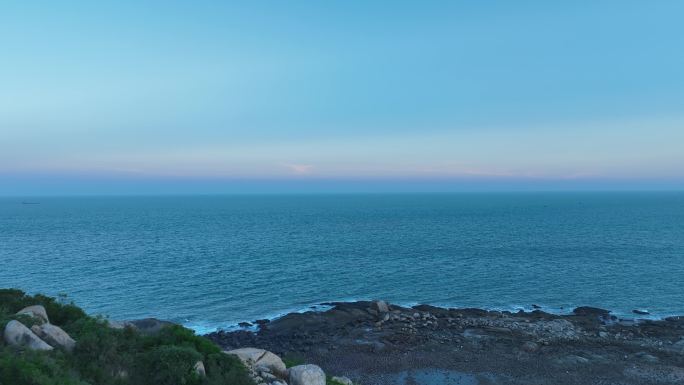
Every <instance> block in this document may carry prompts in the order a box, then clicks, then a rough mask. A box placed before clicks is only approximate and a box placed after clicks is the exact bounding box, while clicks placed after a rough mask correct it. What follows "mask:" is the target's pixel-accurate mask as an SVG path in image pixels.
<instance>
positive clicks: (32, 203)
mask: <svg viewBox="0 0 684 385" xmlns="http://www.w3.org/2000/svg"><path fill="white" fill-rule="evenodd" d="M21 204H22V205H39V204H40V202H26V201H23V202H21Z"/></svg>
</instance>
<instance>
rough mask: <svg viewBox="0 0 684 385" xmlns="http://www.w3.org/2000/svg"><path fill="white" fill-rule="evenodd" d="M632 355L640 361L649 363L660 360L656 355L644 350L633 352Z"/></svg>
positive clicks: (655, 362)
mask: <svg viewBox="0 0 684 385" xmlns="http://www.w3.org/2000/svg"><path fill="white" fill-rule="evenodd" d="M634 357H636V358H637V359H639V360H641V361H644V362H648V363H651V364H657V363H658V362H659V361H660V360H659V359H658V357H656V356H654V355H651V354H648V353H646V352H638V353H636V354H634Z"/></svg>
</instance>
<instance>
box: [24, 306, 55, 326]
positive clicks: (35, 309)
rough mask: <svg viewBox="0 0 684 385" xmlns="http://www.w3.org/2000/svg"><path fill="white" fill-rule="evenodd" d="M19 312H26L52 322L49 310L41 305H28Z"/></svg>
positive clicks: (43, 320)
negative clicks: (48, 313)
mask: <svg viewBox="0 0 684 385" xmlns="http://www.w3.org/2000/svg"><path fill="white" fill-rule="evenodd" d="M17 314H25V315H28V316H31V317H35V318H38V319H39V320H41V321H42V322H44V323H50V319H49V318H48V315H47V312H46V311H45V308H44V307H43V306H41V305H33V306H27V307H25V308H23V309H21V310H19V311H18V312H17Z"/></svg>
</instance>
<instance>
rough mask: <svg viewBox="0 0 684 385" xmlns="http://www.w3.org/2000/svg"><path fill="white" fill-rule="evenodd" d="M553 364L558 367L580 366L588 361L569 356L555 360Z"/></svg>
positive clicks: (572, 355)
mask: <svg viewBox="0 0 684 385" xmlns="http://www.w3.org/2000/svg"><path fill="white" fill-rule="evenodd" d="M555 362H556V363H557V364H560V365H582V364H586V363H589V360H588V359H586V358H584V357H580V356H577V355H574V354H570V355H567V356H565V357H561V358H557V359H556V360H555Z"/></svg>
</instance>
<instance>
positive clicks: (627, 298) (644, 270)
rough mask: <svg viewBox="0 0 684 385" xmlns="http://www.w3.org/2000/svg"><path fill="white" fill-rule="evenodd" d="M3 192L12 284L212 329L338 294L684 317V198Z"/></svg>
mask: <svg viewBox="0 0 684 385" xmlns="http://www.w3.org/2000/svg"><path fill="white" fill-rule="evenodd" d="M31 201H36V202H39V203H40V204H22V198H1V199H0V287H18V288H22V289H24V290H25V291H28V292H31V293H33V292H42V293H46V294H50V295H57V294H59V293H67V294H68V296H69V297H70V298H71V299H73V300H74V301H76V302H77V303H78V304H79V305H81V306H83V307H84V308H85V309H86V310H87V311H89V312H93V313H99V314H103V315H108V316H109V317H111V318H113V319H129V318H141V317H150V316H153V317H158V318H163V319H169V320H172V321H176V322H181V323H183V324H185V325H187V326H190V327H193V328H195V329H196V330H198V331H199V332H205V331H209V330H212V329H215V328H229V327H231V326H233V325H235V324H236V323H237V322H240V321H249V320H255V319H259V318H264V317H274V316H277V315H278V314H282V313H285V312H290V311H298V310H303V309H307V308H309V307H310V306H312V305H315V304H319V303H322V302H326V301H340V300H353V299H374V298H381V299H386V300H389V301H392V302H394V303H400V304H415V303H429V304H434V305H444V306H459V307H482V308H490V309H516V308H530V306H531V305H532V304H538V305H541V306H543V307H544V308H545V309H547V310H549V311H554V312H566V311H570V310H571V309H572V308H573V307H574V306H577V305H592V306H599V307H605V308H608V309H612V310H613V311H615V312H617V313H619V314H629V313H630V312H631V310H632V309H635V308H640V309H641V308H644V309H648V310H650V311H651V312H652V314H653V316H665V315H672V314H684V193H675V192H671V193H666V192H658V193H655V192H649V193H646V192H644V193H507V194H504V193H488V194H474V193H473V194H465V193H464V194H417V195H287V196H273V195H263V196H188V197H63V198H58V197H51V198H33V199H31Z"/></svg>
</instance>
